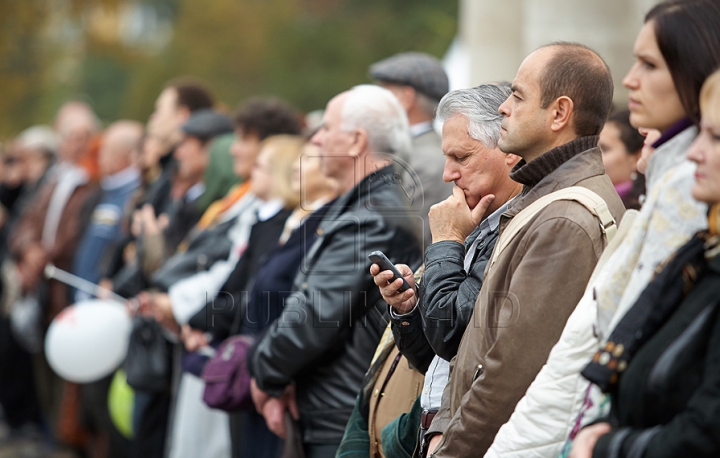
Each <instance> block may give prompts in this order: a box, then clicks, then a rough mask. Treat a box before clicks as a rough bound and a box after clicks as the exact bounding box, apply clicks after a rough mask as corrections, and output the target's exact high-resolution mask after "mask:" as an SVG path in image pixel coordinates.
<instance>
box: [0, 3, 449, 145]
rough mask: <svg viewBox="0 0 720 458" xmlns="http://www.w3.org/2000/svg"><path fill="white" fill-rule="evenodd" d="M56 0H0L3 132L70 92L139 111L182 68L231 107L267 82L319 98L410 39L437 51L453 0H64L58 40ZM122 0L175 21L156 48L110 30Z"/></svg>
mask: <svg viewBox="0 0 720 458" xmlns="http://www.w3.org/2000/svg"><path fill="white" fill-rule="evenodd" d="M58 3H63V2H62V1H61V0H33V1H22V0H7V1H6V0H3V1H2V2H0V24H1V25H2V28H1V29H0V88H2V89H0V136H2V137H5V136H8V135H12V134H15V133H17V132H18V131H19V130H21V129H22V128H24V127H27V126H29V125H31V124H34V123H38V122H50V121H51V120H52V115H53V113H54V110H56V109H57V107H58V105H59V104H60V103H62V102H63V101H64V100H67V99H68V98H70V97H80V98H84V99H86V100H89V101H91V103H93V105H94V106H95V108H96V110H97V111H98V114H99V115H100V117H101V118H102V119H103V120H104V121H106V122H109V121H112V120H114V119H118V118H122V117H127V118H133V119H139V120H142V121H145V120H146V119H147V117H148V115H149V114H150V112H151V111H152V107H153V103H154V101H155V98H156V97H157V95H158V93H159V92H160V90H161V88H162V86H163V84H164V83H165V82H166V81H167V80H169V79H172V78H174V77H177V76H181V75H192V76H194V77H197V78H199V79H200V80H201V81H204V82H205V83H206V84H207V85H208V86H209V87H210V88H211V89H212V90H213V92H214V93H215V95H216V97H217V98H218V100H220V101H222V102H223V103H224V104H226V105H227V106H228V107H230V108H234V107H235V106H236V105H237V104H238V103H240V102H241V101H242V100H244V99H246V98H247V97H250V96H253V95H270V94H272V95H277V96H280V97H283V98H285V99H287V100H289V101H290V102H292V103H293V104H295V105H296V106H298V108H300V109H303V110H313V109H317V108H322V107H323V106H324V105H325V103H326V102H327V100H328V99H329V98H330V97H332V96H333V95H335V94H337V93H338V92H340V91H342V90H345V89H347V88H349V87H351V86H352V85H355V84H359V83H363V82H368V78H367V68H368V66H369V65H370V64H371V63H373V62H375V61H377V60H379V59H382V58H384V57H386V56H389V55H391V54H394V53H396V52H400V51H408V50H417V51H425V52H428V53H430V54H433V55H436V56H438V57H441V56H442V55H443V54H444V53H445V51H446V49H447V47H448V45H449V44H450V42H451V41H452V38H453V37H454V35H455V33H456V27H457V20H456V17H457V1H455V0H208V1H202V0H124V1H123V0H66V1H65V2H64V3H65V4H69V5H70V8H66V9H65V10H63V11H65V13H63V14H66V15H68V17H67V18H66V22H67V23H68V24H71V25H74V26H75V27H76V28H77V29H78V30H79V33H80V37H79V39H78V40H75V41H73V40H67V41H65V42H57V40H55V39H50V40H48V38H47V33H46V32H47V31H46V29H47V27H49V26H48V24H51V23H52V20H53V19H57V14H60V13H58V11H57V8H55V9H53V8H51V6H52V5H57V4H58ZM130 3H132V4H135V5H137V4H142V5H145V6H150V7H153V8H154V10H155V11H156V12H157V14H158V17H160V18H161V19H169V20H171V21H172V38H171V39H170V41H169V43H167V44H166V45H165V46H164V47H163V48H162V49H161V50H155V49H150V48H145V47H142V46H137V45H128V44H127V43H124V42H123V40H121V39H120V38H118V37H117V36H116V35H113V34H112V33H109V32H108V26H107V24H110V25H112V24H113V22H112V21H110V20H109V19H108V17H110V18H112V15H113V14H117V15H119V14H120V12H121V10H122V7H123V6H126V5H127V4H130ZM38 5H40V6H38ZM43 5H44V6H43ZM99 8H100V9H102V11H104V12H105V14H104V16H102V18H101V19H102V21H104V22H100V21H101V19H98V17H99V16H98V14H97V11H98V9H99ZM58 75H60V76H58ZM63 75H64V76H63Z"/></svg>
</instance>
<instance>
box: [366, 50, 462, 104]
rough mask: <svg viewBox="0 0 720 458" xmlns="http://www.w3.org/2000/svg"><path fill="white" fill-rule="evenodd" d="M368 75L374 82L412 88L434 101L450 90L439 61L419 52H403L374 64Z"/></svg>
mask: <svg viewBox="0 0 720 458" xmlns="http://www.w3.org/2000/svg"><path fill="white" fill-rule="evenodd" d="M369 73H370V76H371V77H372V78H373V79H374V80H376V81H380V82H384V83H390V84H400V85H403V86H412V87H413V88H414V89H415V90H416V91H418V92H421V93H423V94H424V95H426V96H428V97H430V98H431V99H434V100H440V99H442V98H443V96H444V95H445V94H447V93H448V90H449V88H450V84H449V83H448V77H447V74H446V73H445V70H443V67H442V64H441V63H440V61H439V60H438V59H437V58H435V57H433V56H431V55H429V54H425V53H421V52H404V53H400V54H395V55H394V56H392V57H388V58H387V59H383V60H381V61H379V62H375V63H374V64H372V65H371V66H370V70H369Z"/></svg>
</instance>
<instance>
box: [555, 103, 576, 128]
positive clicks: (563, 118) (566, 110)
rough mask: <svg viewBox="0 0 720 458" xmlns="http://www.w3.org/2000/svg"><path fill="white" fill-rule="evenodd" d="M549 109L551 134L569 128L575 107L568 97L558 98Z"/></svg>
mask: <svg viewBox="0 0 720 458" xmlns="http://www.w3.org/2000/svg"><path fill="white" fill-rule="evenodd" d="M550 108H551V113H552V122H551V124H550V129H551V130H552V131H553V132H559V131H561V130H563V129H564V128H566V127H567V126H570V124H571V121H572V116H573V113H574V111H575V106H574V104H573V101H572V99H571V98H570V97H567V96H565V95H563V96H561V97H559V98H558V99H557V100H555V102H554V104H553V106H552V107H550Z"/></svg>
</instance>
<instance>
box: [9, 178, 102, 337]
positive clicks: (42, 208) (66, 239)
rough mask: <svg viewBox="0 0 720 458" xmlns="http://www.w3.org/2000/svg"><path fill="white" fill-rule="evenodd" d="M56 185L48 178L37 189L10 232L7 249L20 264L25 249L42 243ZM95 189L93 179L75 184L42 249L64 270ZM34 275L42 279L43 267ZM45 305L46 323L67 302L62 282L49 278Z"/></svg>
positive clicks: (79, 233)
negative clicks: (51, 242)
mask: <svg viewBox="0 0 720 458" xmlns="http://www.w3.org/2000/svg"><path fill="white" fill-rule="evenodd" d="M55 186H56V182H55V180H51V181H50V182H48V183H47V184H46V185H44V186H43V187H42V188H41V189H40V190H39V191H38V194H37V195H36V196H35V198H34V199H33V200H32V202H31V203H30V205H28V210H27V213H25V214H24V215H23V216H22V217H21V218H20V220H19V221H18V223H17V225H16V226H15V228H14V229H13V233H12V234H11V235H10V238H9V246H10V250H11V252H12V253H13V255H14V257H15V259H16V260H17V261H16V262H17V264H18V265H19V266H20V265H22V264H23V262H24V258H25V255H26V253H27V252H28V250H30V249H31V248H32V247H39V246H41V240H42V233H43V228H44V227H45V217H46V216H47V212H48V209H49V206H50V200H51V198H52V195H53V191H54V190H55ZM97 192H98V187H97V185H96V184H94V183H90V184H84V185H80V186H78V187H77V188H75V190H74V191H73V193H72V194H71V196H70V198H69V199H68V201H67V203H66V204H65V208H64V209H63V212H62V215H61V217H60V222H59V223H58V229H57V235H56V237H55V244H54V246H53V247H52V249H50V250H49V251H48V250H44V255H45V260H46V262H51V263H53V264H55V266H56V267H58V268H60V269H63V270H67V271H70V270H72V265H73V259H74V257H75V250H76V249H77V246H78V243H79V241H80V237H81V236H82V233H83V231H84V230H85V226H86V225H87V223H88V219H89V211H88V210H89V209H90V210H91V209H92V203H93V201H94V200H96V198H97V195H98V194H97ZM35 277H36V278H35V283H36V284H37V285H39V284H40V282H42V281H45V280H44V276H43V273H42V271H39V272H35ZM46 305H47V307H46V308H45V317H44V319H45V320H44V321H45V322H44V325H45V326H47V325H49V324H50V322H51V321H52V320H53V318H55V316H56V315H57V314H58V313H60V311H61V310H62V309H63V308H65V307H67V306H68V305H69V304H68V291H67V287H66V286H65V285H64V284H63V283H60V282H58V281H55V280H50V281H49V282H48V284H47V304H46Z"/></svg>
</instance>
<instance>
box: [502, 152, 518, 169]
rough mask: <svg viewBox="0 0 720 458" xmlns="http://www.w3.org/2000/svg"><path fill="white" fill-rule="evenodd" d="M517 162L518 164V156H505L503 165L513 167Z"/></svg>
mask: <svg viewBox="0 0 720 458" xmlns="http://www.w3.org/2000/svg"><path fill="white" fill-rule="evenodd" d="M503 154H504V153H503ZM518 162H520V156H517V155H515V154H505V165H507V166H508V167H515V166H516V165H517V163H518Z"/></svg>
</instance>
